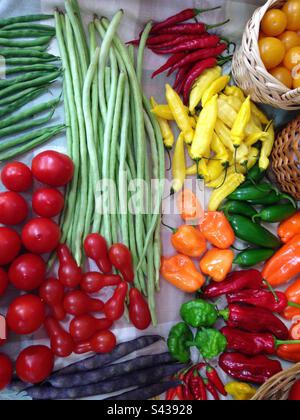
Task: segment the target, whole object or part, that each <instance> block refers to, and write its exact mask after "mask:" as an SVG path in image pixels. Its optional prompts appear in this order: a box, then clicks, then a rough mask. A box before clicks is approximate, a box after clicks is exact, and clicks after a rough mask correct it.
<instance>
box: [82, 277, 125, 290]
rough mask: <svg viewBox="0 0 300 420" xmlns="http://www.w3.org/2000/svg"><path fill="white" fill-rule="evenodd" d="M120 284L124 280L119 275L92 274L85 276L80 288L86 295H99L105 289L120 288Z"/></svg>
mask: <svg viewBox="0 0 300 420" xmlns="http://www.w3.org/2000/svg"><path fill="white" fill-rule="evenodd" d="M120 283H122V279H121V277H120V276H118V275H115V274H100V273H96V272H90V273H86V274H84V275H83V277H82V281H81V283H80V287H81V289H82V290H84V291H85V292H86V293H97V292H100V290H102V289H104V288H105V287H111V286H118V285H119V284H120Z"/></svg>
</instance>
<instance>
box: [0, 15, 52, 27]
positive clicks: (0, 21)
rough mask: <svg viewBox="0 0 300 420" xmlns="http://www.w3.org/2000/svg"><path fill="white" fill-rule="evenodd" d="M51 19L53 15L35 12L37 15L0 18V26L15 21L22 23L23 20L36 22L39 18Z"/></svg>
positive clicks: (11, 23)
mask: <svg viewBox="0 0 300 420" xmlns="http://www.w3.org/2000/svg"><path fill="white" fill-rule="evenodd" d="M49 19H53V15H45V14H37V15H26V16H16V17H10V18H4V19H0V27H2V26H7V25H13V24H15V23H17V24H18V23H24V22H37V21H40V20H49Z"/></svg>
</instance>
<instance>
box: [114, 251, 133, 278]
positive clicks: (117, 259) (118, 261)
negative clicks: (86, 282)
mask: <svg viewBox="0 0 300 420" xmlns="http://www.w3.org/2000/svg"><path fill="white" fill-rule="evenodd" d="M108 255H109V259H110V261H111V263H112V265H113V266H114V267H115V268H116V269H117V270H119V271H120V273H121V274H122V277H123V279H124V280H125V281H127V282H128V283H132V282H133V281H134V271H133V263H132V255H131V252H130V251H129V249H128V248H127V246H125V245H123V244H115V245H113V246H112V247H111V248H110V250H109V252H108Z"/></svg>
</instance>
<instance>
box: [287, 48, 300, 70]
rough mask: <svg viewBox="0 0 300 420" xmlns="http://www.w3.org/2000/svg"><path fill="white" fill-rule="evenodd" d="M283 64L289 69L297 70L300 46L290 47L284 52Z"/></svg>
mask: <svg viewBox="0 0 300 420" xmlns="http://www.w3.org/2000/svg"><path fill="white" fill-rule="evenodd" d="M283 64H284V67H286V68H287V69H289V70H290V71H297V70H298V68H297V67H299V64H300V47H294V48H291V49H290V50H289V51H288V52H287V53H286V55H285V57H284V61H283Z"/></svg>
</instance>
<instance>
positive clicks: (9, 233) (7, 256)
mask: <svg viewBox="0 0 300 420" xmlns="http://www.w3.org/2000/svg"><path fill="white" fill-rule="evenodd" d="M21 246H22V243H21V239H20V237H19V235H18V234H17V232H15V231H14V230H13V229H10V228H6V227H0V265H6V264H9V263H10V262H12V261H13V260H14V259H15V258H16V257H17V255H18V254H19V252H20V251H21Z"/></svg>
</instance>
